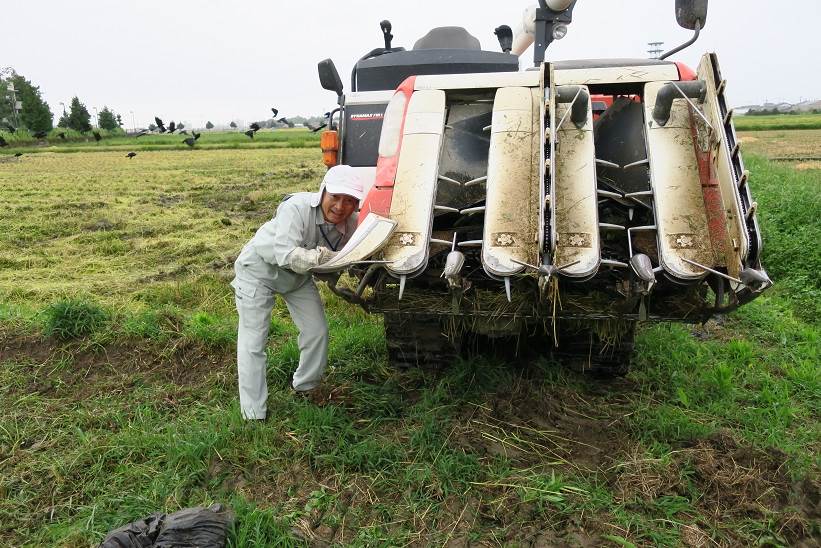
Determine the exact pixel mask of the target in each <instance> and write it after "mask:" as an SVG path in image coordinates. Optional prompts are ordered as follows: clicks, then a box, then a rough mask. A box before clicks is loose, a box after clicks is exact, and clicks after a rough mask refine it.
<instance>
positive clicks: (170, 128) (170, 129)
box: [168, 120, 177, 133]
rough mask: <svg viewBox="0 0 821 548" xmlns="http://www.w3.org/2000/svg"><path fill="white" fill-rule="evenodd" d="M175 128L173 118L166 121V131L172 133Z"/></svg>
mask: <svg viewBox="0 0 821 548" xmlns="http://www.w3.org/2000/svg"><path fill="white" fill-rule="evenodd" d="M176 129H177V126H176V125H174V120H171V121H170V122H168V133H174V130H176Z"/></svg>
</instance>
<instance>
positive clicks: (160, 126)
mask: <svg viewBox="0 0 821 548" xmlns="http://www.w3.org/2000/svg"><path fill="white" fill-rule="evenodd" d="M271 112H272V113H273V119H275V120H276V121H277V122H279V123H281V124H285V125H287V126H288V127H289V128H293V127H294V125H295V124H294V123H293V122H291V121H290V120H288V118H286V117H285V116H282V117H280V118H279V119H277V116H278V115H279V109H277V108H275V107H271ZM330 114H331V113H330V112H326V113H325V118H326V120H328V119H330ZM154 122H155V124H156V125H154V126H152V127H151V128H150V129H142V130H140V131H139V132H138V133H137V134H136V135H134V137H135V138H140V137H143V136H144V135H150V134H153V133H160V134H166V133H167V134H169V135H171V134H174V133H176V134H177V135H185V136H186V138H185V139H183V140H182V141H181V142H182V143H183V144H185V145H187V146H188V147H189V148H194V146H195V145H196V144H197V141H199V139H200V137H201V136H202V134H201V133H198V132H196V131H194V130H191V133H190V135H189V133H188V130H187V129H185V124H183V123H179V124H178V123H175V122H174V121H173V120H171V121H170V122H168V124H166V123H165V122H164V121H163V120H162V118H160V117H159V116H155V117H154ZM4 125H5V126H6V128H7V129H8V130H9V131H10V132H12V133H14V132H16V131H17V128H15V127H14V126H13V125H11V124H9V123H7V122H6V123H4ZM327 126H328V122H327V121H326V122H323V123H322V124H319V125H318V126H314V125H312V124H309V123H305V127H307V128H308V129H309V130H310V131H312V132H313V133H316V132H318V131H320V130H322V129H324V128H326V127H327ZM232 127H235V125H234V124H232ZM260 129H262V127H261V126H260V125H259V123H257V122H253V123H251V124H250V125H249V126H248V129H247V130H246V131H243V132H242V133H243V134H244V135H246V136H247V137H248V138H249V139H253V138H254V136H255V135H256V133H257V132H258V131H259V130H260ZM91 134H92V136H93V137H94V140H95V141H97V142H99V141H101V140H102V139H103V136H102V135H101V134H100V132H99V131H97V130H96V129H95V130H93V131H92V132H91ZM57 136H58V137H59V138H60V139H62V140H63V141H65V140H66V133H65V132H60V133H57ZM32 137H34V138H35V139H45V138H46V137H48V133H47V132H45V131H37V132H35V133H33V134H32ZM7 146H9V142H8V141H7V140H6V139H4V138H3V136H2V135H0V148H3V147H7ZM14 156H15V157H17V158H19V157H20V156H22V153H21V152H18V153H16V154H15V155H14ZM135 156H137V153H136V152H134V151H131V152H129V153H128V154H126V158H128V159H129V160H130V159H132V158H134V157H135Z"/></svg>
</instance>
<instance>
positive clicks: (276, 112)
mask: <svg viewBox="0 0 821 548" xmlns="http://www.w3.org/2000/svg"><path fill="white" fill-rule="evenodd" d="M271 112H273V113H274V118H276V117H277V114H279V111H278V110H277V109H275V108H274V107H271Z"/></svg>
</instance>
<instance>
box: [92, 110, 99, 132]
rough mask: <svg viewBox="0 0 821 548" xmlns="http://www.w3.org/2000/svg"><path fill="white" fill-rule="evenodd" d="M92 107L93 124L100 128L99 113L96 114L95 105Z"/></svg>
mask: <svg viewBox="0 0 821 548" xmlns="http://www.w3.org/2000/svg"><path fill="white" fill-rule="evenodd" d="M93 108H94V125H96V126H97V129H100V115H99V114H97V107H93Z"/></svg>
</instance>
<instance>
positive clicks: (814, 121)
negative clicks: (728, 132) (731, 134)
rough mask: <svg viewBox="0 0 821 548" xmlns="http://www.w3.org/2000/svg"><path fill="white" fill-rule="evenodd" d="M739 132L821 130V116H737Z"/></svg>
mask: <svg viewBox="0 0 821 548" xmlns="http://www.w3.org/2000/svg"><path fill="white" fill-rule="evenodd" d="M734 120H735V122H734V123H735V127H736V129H738V130H739V131H768V130H774V129H821V114H771V115H764V116H750V115H747V116H736V117H735V118H734Z"/></svg>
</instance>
